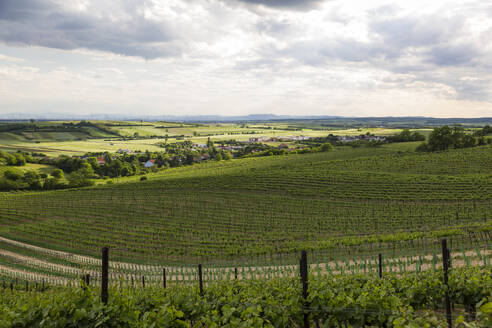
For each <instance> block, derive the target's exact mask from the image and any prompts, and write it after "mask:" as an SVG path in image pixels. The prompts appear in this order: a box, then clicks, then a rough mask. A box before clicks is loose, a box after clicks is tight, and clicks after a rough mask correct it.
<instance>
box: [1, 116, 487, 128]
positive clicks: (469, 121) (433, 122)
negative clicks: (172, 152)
mask: <svg viewBox="0 0 492 328" xmlns="http://www.w3.org/2000/svg"><path fill="white" fill-rule="evenodd" d="M30 119H35V120H38V121H49V120H55V121H56V120H93V121H94V120H116V121H140V120H143V121H150V122H155V121H168V122H255V121H256V122H265V121H309V120H316V121H317V122H318V123H326V124H330V125H337V126H340V125H344V124H346V125H356V126H357V125H360V126H363V125H371V126H391V127H423V126H437V125H444V124H464V125H471V126H481V125H485V124H492V117H479V118H435V117H424V116H407V117H391V116H386V117H344V116H329V115H325V116H323V115H321V116H310V115H305V116H304V115H299V116H293V115H275V114H250V115H241V116H222V115H176V116H175V115H142V116H136V115H113V114H94V115H72V114H55V113H51V114H50V113H47V114H36V115H32V114H23V113H12V114H4V115H0V123H1V122H2V121H3V122H5V121H9V122H10V121H28V120H30Z"/></svg>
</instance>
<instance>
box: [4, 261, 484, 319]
mask: <svg viewBox="0 0 492 328" xmlns="http://www.w3.org/2000/svg"><path fill="white" fill-rule="evenodd" d="M491 273H492V270H491V268H467V269H456V270H454V271H452V272H451V275H450V280H449V282H450V295H451V300H452V302H453V303H454V304H455V313H454V314H455V317H457V315H458V314H459V312H460V311H461V312H463V311H462V310H460V308H463V306H464V307H465V308H473V309H474V308H475V306H477V307H476V308H477V318H478V320H477V321H476V322H474V323H472V324H467V325H468V327H487V326H486V325H488V324H489V323H490V320H491V318H492V309H491V307H492V306H491V303H490V301H491V300H492V295H491V293H492V278H491ZM309 287H310V288H309V293H310V294H309V299H308V302H309V305H308V306H305V305H304V304H303V299H302V298H301V286H300V283H299V280H298V278H287V279H274V280H258V281H246V282H221V283H216V284H211V285H209V286H206V287H205V293H204V296H203V297H200V296H199V293H198V291H197V288H196V286H174V287H172V288H168V289H167V290H163V289H161V288H153V289H146V290H141V289H139V290H126V289H123V290H118V289H112V290H110V301H109V304H108V305H107V306H105V305H103V304H102V303H101V302H100V300H99V297H98V293H99V291H98V290H95V289H94V290H93V289H87V290H83V289H82V288H73V289H70V288H62V289H57V288H53V289H50V290H48V291H45V292H44V293H34V292H20V291H14V292H10V291H4V292H3V293H2V294H1V296H0V327H190V326H193V327H299V326H301V323H302V318H303V314H304V311H308V312H309V316H310V317H309V318H310V322H311V323H312V324H314V323H315V322H318V323H319V324H320V326H322V327H339V326H340V325H341V324H345V327H363V326H376V327H382V326H383V325H384V324H386V325H387V327H445V326H446V323H445V320H444V317H443V315H442V308H443V296H444V287H443V285H442V273H439V272H435V273H431V272H426V273H421V274H406V275H399V276H396V275H386V276H385V277H384V278H383V279H379V278H377V277H376V276H368V275H366V276H361V275H359V276H337V277H333V276H330V277H322V278H315V277H311V278H310V285H309ZM465 317H466V318H468V314H467V313H463V315H460V317H459V318H458V320H459V321H460V322H461V325H462V326H464V325H465V324H464V321H465V319H464V318H465Z"/></svg>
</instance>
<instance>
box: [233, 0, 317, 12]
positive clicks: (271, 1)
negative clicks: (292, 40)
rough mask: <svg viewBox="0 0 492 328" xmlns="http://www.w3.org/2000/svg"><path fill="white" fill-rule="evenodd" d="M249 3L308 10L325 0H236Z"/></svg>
mask: <svg viewBox="0 0 492 328" xmlns="http://www.w3.org/2000/svg"><path fill="white" fill-rule="evenodd" d="M236 1H238V2H242V3H245V4H250V5H261V6H265V7H271V8H280V9H294V10H309V9H313V8H316V7H317V6H318V5H319V4H320V3H322V2H324V1H325V0H236Z"/></svg>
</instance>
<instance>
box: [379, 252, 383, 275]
mask: <svg viewBox="0 0 492 328" xmlns="http://www.w3.org/2000/svg"><path fill="white" fill-rule="evenodd" d="M378 261H379V278H383V255H382V254H381V253H379V255H378Z"/></svg>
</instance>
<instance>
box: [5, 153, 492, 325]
mask: <svg viewBox="0 0 492 328" xmlns="http://www.w3.org/2000/svg"><path fill="white" fill-rule="evenodd" d="M491 165H492V148H491V147H490V146H483V147H477V148H472V149H463V150H450V151H447V152H445V153H430V154H429V153H427V154H416V153H413V152H409V151H401V150H399V149H398V148H397V147H394V146H392V147H380V148H374V149H371V148H359V149H352V148H348V147H341V148H338V149H337V150H335V151H333V152H327V153H314V154H304V155H289V156H278V157H276V156H274V157H265V158H248V159H241V160H232V161H222V162H209V163H204V164H200V165H193V166H190V167H178V168H173V169H168V170H165V171H162V172H158V173H155V174H152V175H149V176H148V179H147V180H146V181H139V179H138V178H137V177H134V178H129V179H126V180H123V181H121V182H119V183H116V184H111V185H97V186H95V187H91V188H82V189H70V190H59V191H48V192H20V193H4V194H2V195H0V288H2V287H3V288H4V289H5V290H6V291H7V293H16V298H15V299H16V300H15V301H14V300H12V298H9V297H8V296H3V299H2V303H1V304H0V306H3V307H5V308H7V309H9V311H7V312H8V313H9V314H8V315H14V316H15V315H19V316H23V315H25V313H24V314H23V315H21V314H20V313H22V311H24V310H22V309H23V308H22V306H21V305H20V304H22V303H16V302H26V303H29V302H37V303H36V304H42V302H46V301H47V300H48V299H49V298H50V297H54V298H56V299H57V300H58V301H57V302H59V304H60V307H62V305H61V304H65V305H66V304H67V302H68V303H70V304H72V302H74V304H75V303H76V302H83V304H85V305H84V306H90V307H97V306H98V303H97V302H96V300H97V297H96V295H97V293H98V292H97V290H98V288H99V286H100V284H101V258H100V251H101V247H102V246H107V247H109V249H110V252H111V261H110V262H109V285H110V289H112V290H113V291H112V294H117V295H118V297H117V298H116V299H115V300H114V302H116V303H113V305H111V306H114V307H116V308H118V309H120V310H122V307H121V306H122V305H121V304H119V303H118V302H123V303H124V304H126V305H125V306H128V307H129V308H125V309H126V310H125V311H128V313H133V312H132V311H137V307H138V306H144V307H145V308H146V309H148V311H149V314H148V315H147V316H148V317H147V318H154V319H155V320H158V319H156V318H157V317H156V316H158V315H157V313H160V312H159V311H164V312H165V313H167V314H169V315H170V316H171V317H172V318H168V319H169V320H171V321H170V322H173V324H176V326H180V325H179V324H178V323H179V322H181V321H183V322H185V325H186V326H187V327H188V326H189V325H190V323H191V324H193V326H197V327H200V326H209V325H210V324H211V323H216V324H217V325H219V326H220V325H223V324H225V323H226V322H229V321H227V320H236V319H238V318H235V316H239V319H240V320H242V321H245V322H250V325H246V326H254V325H256V323H252V322H262V325H263V326H268V324H271V325H272V326H276V327H282V326H286V325H285V322H283V323H281V322H282V321H279V320H291V321H292V322H295V323H296V325H297V322H298V319H299V316H300V315H301V314H302V311H303V307H302V306H301V305H300V303H299V302H300V300H299V299H297V298H298V297H299V296H298V295H297V294H296V293H295V292H293V291H294V290H296V288H298V286H297V285H296V284H295V283H293V281H298V274H299V265H298V264H299V262H298V260H299V251H300V250H307V254H308V257H309V260H310V265H309V272H310V277H311V278H310V279H311V280H312V281H313V284H312V285H310V286H311V287H310V291H312V292H311V293H310V294H309V295H310V297H311V299H310V304H311V305H313V304H318V305H317V306H316V307H313V308H312V309H311V310H310V311H311V312H310V316H311V320H313V322H318V323H319V324H322V325H325V326H327V327H329V326H330V324H331V323H333V322H338V323H340V322H342V323H346V324H347V325H348V326H354V327H358V326H360V325H358V324H357V323H356V321H354V320H363V321H364V322H366V323H365V324H367V325H370V322H373V321H371V320H376V321H377V320H379V319H374V318H373V317H378V318H380V319H381V320H383V321H384V322H394V321H395V320H397V319H398V320H402V321H401V322H407V321H405V320H410V321H412V320H414V321H415V320H418V318H419V317H420V316H421V315H423V314H422V313H423V312H421V311H424V312H425V311H427V310H430V311H431V312H432V313H429V318H430V319H429V320H430V322H432V320H434V319H435V320H437V321H436V322H441V321H442V320H443V317H442V313H441V314H439V311H438V309H442V306H443V305H442V297H441V296H439V297H437V298H436V299H433V300H430V299H429V298H432V295H434V294H431V293H427V294H425V293H424V292H423V291H420V293H421V294H423V295H420V294H413V293H414V292H413V291H415V290H414V289H412V288H417V287H415V286H414V285H415V284H416V283H415V281H416V279H422V280H423V282H422V284H423V285H420V284H416V285H418V286H420V287H419V288H423V287H422V286H427V287H428V288H431V286H433V284H438V283H437V282H436V281H437V280H436V279H437V277H438V276H439V274H440V272H442V256H441V252H440V240H441V239H442V238H447V240H448V243H449V246H450V261H451V263H452V267H453V271H452V272H451V274H452V276H451V277H455V276H453V275H468V274H470V275H473V276H474V277H476V279H478V281H480V284H479V288H478V287H477V288H478V289H477V288H476V286H475V287H468V286H463V285H459V288H475V289H474V292H476V293H478V291H477V290H479V291H480V295H481V296H480V297H478V296H477V297H476V298H473V301H466V302H465V301H463V299H462V298H460V297H462V296H456V295H461V294H459V293H462V291H461V290H460V291H456V292H453V293H456V295H455V294H452V295H455V296H453V297H455V299H453V302H454V304H456V306H457V307H458V310H457V311H455V313H457V314H456V315H459V313H460V310H459V309H460V308H463V309H464V310H463V311H461V312H463V313H464V315H469V314H467V312H466V311H465V310H466V309H469V308H468V307H469V306H470V304H471V303H470V302H473V306H475V305H476V304H477V303H479V302H480V301H481V300H490V295H489V294H487V290H488V291H490V290H491V289H487V288H488V286H490V272H489V271H490V267H491V259H492V235H491V229H492V175H491V172H492V171H491V169H492V166H491ZM378 254H381V262H379V259H378ZM198 263H200V264H202V265H203V267H202V275H203V281H204V286H205V290H206V293H205V296H204V298H200V299H196V298H197V296H196V284H197V279H198V278H197V277H198V276H199V270H198V266H197V265H198ZM379 265H381V266H380V267H379ZM378 272H381V273H382V274H384V277H385V279H383V280H374V279H376V278H377V275H378ZM86 276H89V277H90V280H89V281H88V282H89V286H88V289H86V290H83V289H82V290H81V289H80V285H81V283H80V278H81V277H86ZM328 277H338V278H336V279H335V280H333V281H332V280H331V278H328ZM396 277H400V278H401V277H406V278H405V279H403V280H402V281H406V283H408V284H409V285H408V286H404V287H402V285H398V284H400V283H401V284H403V283H404V282H400V280H401V279H397V278H396ZM456 277H457V276H456ZM293 279H294V280H293ZM450 279H451V281H452V282H453V283H452V284H454V285H452V286H455V287H453V288H455V289H456V288H458V287H456V286H458V280H459V279H458V278H450ZM453 279H454V280H453ZM474 279H475V278H474ZM476 279H475V280H476ZM484 279H485V280H484ZM487 279H489V280H487ZM475 280H473V281H472V282H473V283H475ZM334 281H336V283H335V282H334ZM383 281H384V282H383ZM472 282H468V281H467V282H466V283H467V284H468V283H472ZM337 283H340V284H341V286H343V284H347V287H336V288H335V285H336V284H337ZM24 284H25V287H24ZM163 284H164V285H167V288H168V289H166V292H165V293H163V294H162V295H161V294H159V293H162V286H163ZM334 284H335V285H334ZM366 284H367V286H366ZM487 284H488V285H487ZM48 286H52V287H48ZM237 286H241V287H237ZM287 286H290V287H287ZM296 286H297V287H296ZM337 286H338V285H337ZM364 286H366V287H367V288H376V287H374V286H377V288H382V291H381V293H383V294H385V293H386V294H385V295H387V293H390V292H389V291H391V293H390V294H391V295H392V297H393V296H394V300H392V301H389V303H388V304H386V303H385V302H383V301H382V300H381V299H379V300H372V301H374V302H379V303H378V304H377V306H376V305H374V306H373V305H368V304H369V303H368V304H366V303H364V304H365V305H364V306H367V307H368V308H364V306H362V305H360V304H359V303H357V302H359V301H356V303H354V304H352V303H351V304H352V305H350V306H349V305H347V302H348V301H347V299H346V297H349V296H350V297H352V298H353V299H354V300H359V298H360V297H363V295H362V294H358V293H361V290H364V288H366V287H364ZM143 287H145V288H143ZM327 287H329V288H327ZM46 288H48V289H47V290H46ZM238 288H239V289H238ZM337 288H341V289H337ZM10 289H11V291H10V292H8V290H10ZM25 289H27V290H28V292H25ZM262 289H264V290H268V291H269V292H268V293H262V292H261V290H262ZM41 290H42V291H43V292H41ZM329 290H332V291H331V292H330V293H334V294H330V295H331V296H327V294H326V293H328V291H329ZM333 290H338V291H337V292H335V291H333ZM128 291H131V293H129V292H128ZM275 291H277V292H281V293H283V294H282V295H281V296H280V295H277V294H275V293H276V292H275ZM315 291H316V292H315ZM411 291H412V292H411ZM270 292H271V293H270ZM342 292H343V293H345V294H340V295H342V296H340V299H339V300H338V301H337V302H341V303H340V304H342V303H343V304H345V306H344V309H345V310H344V311H349V312H344V311H339V312H337V311H338V310H336V309H338V307H339V306H341V305H340V304H331V303H329V302H332V301H333V300H332V299H331V298H332V297H333V295H338V293H342ZM221 293H222V294H223V295H222V294H221ZM289 293H290V294H289ZM347 293H348V294H347ZM415 293H417V291H415ZM438 293H441V292H440V291H439V292H438ZM270 294H271V295H277V296H278V297H277V298H276V301H275V303H274V304H271V305H268V304H263V305H262V307H261V310H260V309H259V308H257V309H256V310H254V309H252V308H251V309H249V308H248V307H246V308H241V309H240V308H239V307H238V308H236V310H234V311H237V312H234V311H233V312H231V314H230V316H226V315H225V313H226V312H227V311H229V310H227V309H223V307H224V306H226V305H227V304H229V305H230V304H235V303H234V302H239V301H240V300H245V304H249V303H251V304H253V303H254V302H253V300H256V301H258V302H260V301H259V299H262V300H265V297H267V296H268V297H270ZM383 294H382V295H383ZM3 295H7V294H5V293H4V294H3ZM50 295H52V296H50ZM221 295H222V296H221ZM314 295H317V296H314ZM343 295H344V296H343ZM437 295H441V294H437ZM316 297H322V301H320V300H317V299H316ZM364 297H366V296H364ZM375 297H376V298H377V297H379V296H375ZM146 298H150V300H149V301H148V302H151V303H152V304H147V305H145V304H144V303H145V302H144V301H143V300H144V299H146ZM223 298H226V299H227V300H223ZM229 298H230V299H229ZM413 298H419V300H418V302H423V303H419V304H418V305H416V304H415V302H417V301H416V300H414V299H413ZM478 298H480V299H478ZM34 299H35V300H34ZM289 299H291V300H296V301H289ZM336 299H338V298H336ZM43 300H44V301H43ZM247 300H249V301H247ZM185 301H186V302H190V303H189V304H184V303H180V302H185ZM265 301H267V300H265ZM366 301H367V300H366ZM372 301H371V302H372ZM142 302H144V303H142ZM248 302H249V303H248ZM285 302H287V303H285ZM289 302H290V303H289ZM296 302H297V303H296ZM317 302H318V303H317ZM327 302H328V303H327ZM361 302H362V301H361ZM439 302H440V303H439ZM467 302H468V303H470V304H468V303H467ZM465 303H466V304H465ZM57 304H58V303H57ZM142 304H143V305H142ZM193 304H194V305H193ZM197 304H199V305H197ZM258 304H259V303H258ZM285 304H290V305H288V306H289V308H288V309H282V308H281V307H282V306H285ZM65 305H63V306H65ZM146 306H147V307H146ZM193 306H197V308H196V309H195V312H193V309H191V310H189V311H191V312H189V311H188V310H187V309H190V307H193ZM244 306H246V305H244ZM269 306H270V308H269ZM231 307H234V306H233V305H231ZM354 307H355V308H357V309H360V308H361V307H362V308H364V309H365V310H364V311H362V310H354ZM385 307H387V308H386V310H384V311H382V312H381V313H379V312H378V313H377V314H374V313H373V312H372V311H376V310H368V309H373V308H377V309H381V308H385ZM34 308H35V307H34ZM347 309H348V310H347ZM120 310H115V308H105V310H104V311H120ZM19 311H20V312H19ZM33 311H34V310H33ZM39 311H40V310H39ZM53 311H63V310H61V309H59V308H58V310H55V309H54V310H53ZM187 311H188V312H187ZM214 311H215V312H217V311H218V313H219V314H214V313H215V312H214ZM231 311H232V310H231ZM245 311H246V312H247V313H249V312H248V311H252V312H251V313H250V314H248V315H246V317H243V315H244V312H245ZM254 311H257V312H254ZM285 311H287V312H286V313H288V315H287V316H284V317H283V319H281V316H280V314H281V313H284V312H285ZM354 311H355V312H354ZM357 311H359V312H360V311H362V312H360V313H359V312H357ZM377 311H380V310H377ZM436 311H437V312H436ZM356 312H357V313H358V314H357V315H355V313H356ZM15 313H17V314H15ZM234 313H235V314H234ZM255 313H256V314H255ZM275 313H277V314H275ZM361 313H362V314H361ZM478 313H480V311H479V312H478ZM161 314H162V313H161ZM167 314H166V315H167ZM32 315H33V316H34V317H33V320H38V319H39V315H44V314H39V313H38V314H34V313H33V314H32ZM78 315H80V314H77V316H78ZM113 315H114V313H113ZM249 315H251V317H249ZM109 316H110V317H111V315H109ZM224 316H226V317H227V318H225V317H224ZM436 316H437V317H436ZM137 317H138V320H137V321H138V322H141V321H142V320H143V319H142V318H141V317H139V316H138V315H137ZM342 317H343V318H345V319H342ZM355 317H358V318H359V319H355ZM362 317H363V318H364V319H361V318H362ZM369 317H371V318H372V319H371V318H369ZM390 317H391V320H390ZM425 317H427V314H425ZM36 318H37V319H36ZM80 318H83V316H81V317H80ZM159 318H160V317H159ZM198 318H201V319H198ZM234 318H235V319H234ZM433 318H434V319H433ZM2 319H3V320H7V321H8V322H10V321H9V320H14V319H12V317H7V316H4V317H3V318H2ZM134 319H135V318H134ZM154 319H152V320H154ZM239 319H238V320H239ZM250 319H251V320H253V321H248V320H250ZM260 319H261V320H260ZM455 319H457V317H455ZM81 320H82V319H81ZM129 320H130V319H129ZM132 320H133V319H132ZM135 320H136V319H135ZM145 320H147V319H145ZM149 320H151V319H149ZM159 320H160V319H159ZM166 320H167V319H166ZM203 320H209V321H203ZM224 320H225V321H224ZM257 320H260V321H257ZM388 320H390V321H388ZM426 320H427V319H426ZM439 320H440V321H439ZM376 321H374V322H373V324H374V325H378V324H380V323H381V322H382V321H380V322H379V323H377V322H376ZM410 321H408V322H410ZM414 321H412V322H414ZM0 322H1V321H0ZM33 322H35V321H33ZM139 324H140V323H139ZM129 325H130V324H129ZM26 326H29V325H28V324H26ZM116 326H118V324H116ZM130 326H131V325H130ZM137 326H138V325H137ZM143 326H145V325H143ZM171 326H172V325H171ZM259 326H261V325H260V324H259ZM287 326H289V325H287ZM292 326H295V325H293V324H292ZM394 326H397V325H396V324H394ZM403 326H405V325H404V324H402V325H401V327H403ZM418 326H419V325H418V324H417V326H416V327H418Z"/></svg>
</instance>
